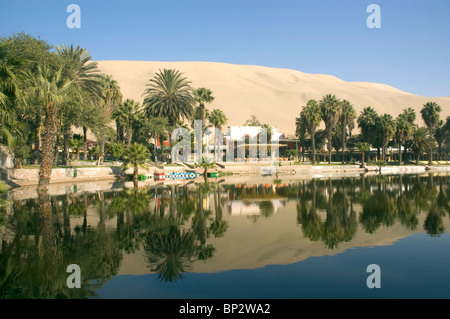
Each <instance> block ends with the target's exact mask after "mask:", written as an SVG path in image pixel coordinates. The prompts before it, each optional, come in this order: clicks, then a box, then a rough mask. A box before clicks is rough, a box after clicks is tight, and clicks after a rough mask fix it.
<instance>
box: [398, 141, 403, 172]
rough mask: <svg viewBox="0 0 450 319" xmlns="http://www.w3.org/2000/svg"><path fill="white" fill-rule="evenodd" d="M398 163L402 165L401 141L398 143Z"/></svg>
mask: <svg viewBox="0 0 450 319" xmlns="http://www.w3.org/2000/svg"><path fill="white" fill-rule="evenodd" d="M398 165H399V166H401V165H402V143H398Z"/></svg>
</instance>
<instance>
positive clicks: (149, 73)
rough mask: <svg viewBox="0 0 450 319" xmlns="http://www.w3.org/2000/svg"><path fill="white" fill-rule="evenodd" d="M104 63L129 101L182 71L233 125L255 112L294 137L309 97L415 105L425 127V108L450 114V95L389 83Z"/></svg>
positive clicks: (397, 107)
mask: <svg viewBox="0 0 450 319" xmlns="http://www.w3.org/2000/svg"><path fill="white" fill-rule="evenodd" d="M98 65H99V68H100V69H101V70H102V72H104V73H106V74H110V75H112V76H113V77H114V78H115V79H116V80H117V81H118V83H119V85H120V87H121V90H122V93H123V95H124V97H125V98H132V99H134V100H136V101H139V102H142V100H143V97H142V94H143V92H144V90H145V85H146V84H147V83H148V81H149V79H150V78H152V77H153V76H154V75H155V73H157V72H158V71H159V70H160V69H161V70H162V69H164V68H173V69H177V70H180V71H181V72H183V73H184V75H185V76H186V77H187V78H188V79H189V80H190V81H191V82H192V83H191V85H192V86H193V87H195V88H196V87H207V88H209V89H211V90H212V92H213V95H214V97H215V100H214V101H213V102H212V103H211V104H209V105H207V107H208V108H209V109H210V110H212V109H214V108H221V109H222V110H223V111H224V112H225V114H226V115H227V117H228V119H229V121H228V123H227V125H242V124H243V123H244V122H245V121H246V120H247V119H249V118H250V117H251V115H253V114H254V115H256V116H257V118H258V119H259V120H260V121H261V122H262V123H269V124H271V125H273V126H276V127H279V128H280V129H281V131H283V132H285V133H286V134H288V135H292V134H294V132H295V118H296V117H297V116H298V115H299V113H300V110H301V107H302V106H303V105H305V104H306V103H307V101H308V100H309V99H321V98H322V96H324V95H325V94H328V93H331V94H335V95H336V96H337V97H338V98H340V99H346V100H349V101H350V102H351V103H352V104H353V105H354V107H355V109H356V111H357V113H358V114H359V113H360V112H361V110H362V109H363V108H364V107H366V106H372V107H374V108H375V109H376V110H377V112H378V113H379V114H383V113H390V114H392V115H393V116H397V115H398V114H399V113H400V112H401V111H402V110H403V109H404V108H406V107H412V108H414V109H415V110H416V112H417V115H418V121H417V123H418V124H419V125H424V123H423V122H422V120H421V118H420V113H419V112H420V109H421V108H422V106H423V104H425V103H426V102H428V101H435V102H437V103H438V104H439V105H441V107H442V113H441V118H442V119H445V118H446V117H447V116H449V115H450V96H447V97H423V96H418V95H414V94H410V93H407V92H403V91H400V90H398V89H396V88H394V87H392V86H389V85H386V84H379V83H369V82H346V81H343V80H341V79H339V78H336V77H334V76H331V75H324V74H307V73H303V72H300V71H296V70H289V69H276V68H269V67H262V66H251V65H234V64H225V63H216V62H146V61H98Z"/></svg>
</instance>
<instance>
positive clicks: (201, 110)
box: [200, 103, 206, 134]
mask: <svg viewBox="0 0 450 319" xmlns="http://www.w3.org/2000/svg"><path fill="white" fill-rule="evenodd" d="M200 120H202V134H203V130H204V129H205V126H206V125H205V105H204V104H203V103H201V104H200Z"/></svg>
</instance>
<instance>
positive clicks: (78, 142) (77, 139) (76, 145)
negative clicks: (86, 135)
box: [70, 134, 84, 161]
mask: <svg viewBox="0 0 450 319" xmlns="http://www.w3.org/2000/svg"><path fill="white" fill-rule="evenodd" d="M83 144H84V143H83V138H82V137H81V135H78V134H75V135H74V136H73V138H72V139H71V140H70V147H71V148H72V150H73V151H74V159H76V160H77V161H78V160H79V159H80V150H81V148H82V147H83Z"/></svg>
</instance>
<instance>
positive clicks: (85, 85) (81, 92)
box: [56, 44, 102, 165]
mask: <svg viewBox="0 0 450 319" xmlns="http://www.w3.org/2000/svg"><path fill="white" fill-rule="evenodd" d="M56 51H57V53H58V55H59V56H60V57H61V61H62V63H63V67H64V69H63V76H64V77H66V78H67V79H69V80H71V81H73V85H72V89H71V90H73V91H74V94H73V95H72V99H68V102H67V103H64V104H62V108H61V112H60V113H61V119H62V122H63V124H62V128H63V139H64V143H63V144H64V151H63V159H62V164H63V165H67V161H68V158H69V149H68V148H69V141H70V136H71V132H70V130H71V126H72V125H74V124H77V125H78V124H80V122H82V121H81V120H80V117H81V113H82V112H83V111H84V105H87V104H91V103H98V102H99V101H100V99H101V96H102V77H101V73H100V70H99V69H98V67H97V63H96V62H92V61H91V60H92V57H91V56H90V53H89V52H87V51H86V49H83V48H81V47H80V46H77V47H74V46H73V45H70V46H65V45H64V44H62V45H61V47H58V46H56ZM85 144H86V143H85ZM84 154H85V159H87V158H86V154H87V147H86V145H85V150H84Z"/></svg>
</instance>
